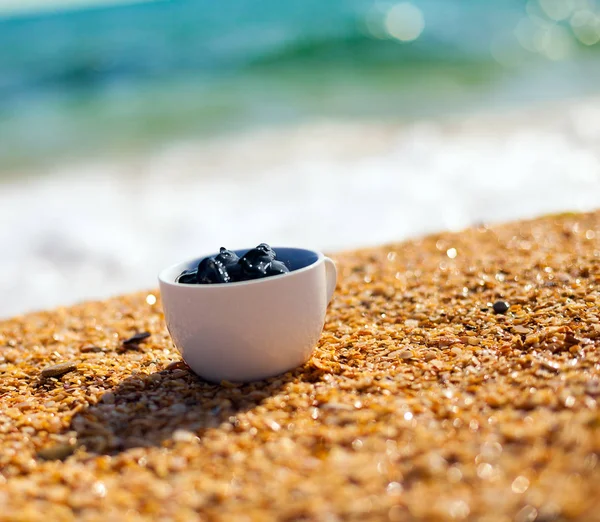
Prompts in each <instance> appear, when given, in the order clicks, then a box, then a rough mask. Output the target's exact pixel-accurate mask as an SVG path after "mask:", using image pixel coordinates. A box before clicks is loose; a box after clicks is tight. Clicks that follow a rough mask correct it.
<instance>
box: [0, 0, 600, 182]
mask: <svg viewBox="0 0 600 522" xmlns="http://www.w3.org/2000/svg"><path fill="white" fill-rule="evenodd" d="M547 4H548V2H541V3H540V4H538V3H536V2H534V1H531V0H530V1H529V2H524V1H521V0H503V1H502V2H481V1H478V0H422V1H419V0H415V1H414V2H413V4H412V6H414V7H415V8H416V9H418V11H419V12H420V13H421V16H422V20H423V23H424V27H423V30H422V33H420V34H419V36H418V37H417V38H416V39H415V40H414V41H410V42H402V41H399V40H398V39H395V38H393V37H391V36H390V35H389V34H386V27H387V26H386V13H389V10H390V9H391V7H393V5H394V2H375V1H373V0H327V1H322V0H287V1H285V2H281V1H279V0H263V1H261V2H256V1H249V0H232V1H230V2H214V1H213V0H183V1H180V0H175V1H159V2H151V3H139V4H134V5H129V6H127V5H119V6H112V7H103V8H95V9H85V10H79V11H76V10H68V11H57V12H54V13H52V12H44V13H43V14H39V15H35V14H27V15H26V16H25V15H23V16H11V17H8V16H5V17H4V18H0V169H2V170H0V173H2V172H9V171H10V170H11V169H12V168H13V167H19V166H23V165H29V164H33V163H38V162H43V163H47V162H49V161H54V160H55V159H56V160H60V159H62V158H64V157H69V158H72V157H82V156H100V155H104V154H107V153H110V154H115V153H129V152H130V151H132V150H133V151H135V150H143V149H144V148H145V147H148V146H151V145H152V144H155V143H161V142H163V141H165V140H176V139H180V138H188V137H190V136H207V135H213V134H215V133H220V132H229V131H235V130H239V129H245V128H248V127H253V126H258V127H260V126H265V125H273V124H286V123H289V122H296V121H299V120H307V119H313V120H314V119H322V118H368V119H399V118H400V119H410V118H414V117H418V116H423V115H425V116H429V115H436V114H446V113H452V112H457V111H463V110H472V109H473V108H488V107H498V106H504V105H515V104H519V103H529V102H539V101H544V100H548V99H556V98H561V97H565V96H581V95H586V94H591V93H596V92H598V91H599V90H600V88H599V87H598V86H599V85H600V53H599V52H598V47H599V46H600V44H597V43H596V44H595V45H593V41H594V34H593V31H594V30H595V27H596V26H595V25H593V23H592V22H589V23H588V25H589V26H590V27H588V28H587V29H586V28H585V27H584V28H583V30H582V29H581V23H582V22H581V19H583V21H584V22H585V20H586V19H585V17H583V18H582V16H583V15H581V13H588V14H589V16H592V15H594V16H596V15H595V14H594V13H597V12H598V9H597V6H596V4H594V3H593V2H591V1H588V0H581V1H575V0H574V1H573V2H571V3H570V4H569V5H570V6H571V7H570V8H569V9H570V12H567V13H566V14H565V13H564V12H563V13H559V15H560V16H556V13H554V12H553V11H552V10H550V14H548V12H547V9H546V10H544V8H545V7H547ZM577 13H579V14H580V15H581V16H579V19H577V20H579V21H576V23H575V25H574V24H573V17H574V16H575V15H576V14H577ZM550 15H553V16H554V18H560V19H559V20H554V19H553V18H552V16H550ZM561 17H562V18H561ZM590 19H591V18H590ZM594 20H595V19H594ZM598 20H600V18H599V19H598ZM586 23H587V22H586ZM594 23H595V21H594ZM598 23H599V24H600V22H598ZM577 24H579V25H577ZM585 30H587V31H588V33H585ZM582 31H583V32H582ZM598 31H599V36H598V38H599V39H600V25H598ZM590 32H591V36H590V34H589V33H590ZM582 35H583V36H582ZM586 35H587V36H586ZM582 39H583V40H584V42H583V43H582V41H581V40H582Z"/></svg>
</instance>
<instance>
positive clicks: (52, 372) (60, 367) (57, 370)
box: [41, 362, 77, 379]
mask: <svg viewBox="0 0 600 522" xmlns="http://www.w3.org/2000/svg"><path fill="white" fill-rule="evenodd" d="M76 369H77V364H76V363H74V362H64V363H60V364H53V365H52V366H46V367H45V368H44V369H43V370H42V371H41V376H42V377H44V378H45V379H48V378H50V377H60V376H61V375H64V374H65V373H69V372H72V371H73V370H76Z"/></svg>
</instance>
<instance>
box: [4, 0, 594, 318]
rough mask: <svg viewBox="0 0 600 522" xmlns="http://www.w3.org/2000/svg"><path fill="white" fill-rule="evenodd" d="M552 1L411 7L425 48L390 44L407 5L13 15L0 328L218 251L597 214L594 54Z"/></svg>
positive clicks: (8, 26) (343, 242)
mask: <svg viewBox="0 0 600 522" xmlns="http://www.w3.org/2000/svg"><path fill="white" fill-rule="evenodd" d="M534 4H535V3H534V2H528V3H525V2H519V1H507V2H494V3H491V2H486V3H482V2H476V1H474V0H473V1H469V0H464V1H459V0H444V1H443V2H441V1H434V0H429V1H423V2H414V6H416V7H417V8H418V9H419V10H420V12H421V14H422V17H423V20H424V28H423V31H422V33H421V34H420V35H419V37H418V38H416V39H415V40H414V41H412V42H399V41H397V40H394V39H392V38H389V37H385V35H383V34H382V33H381V28H382V27H384V26H385V16H386V14H385V13H386V12H389V9H390V8H391V7H392V6H393V5H394V3H392V2H388V3H385V2H371V1H341V0H331V1H328V2H320V1H313V0H302V1H301V2H300V1H295V0H290V1H289V2H278V1H269V0H266V1H265V2H261V3H260V8H257V6H256V3H255V2H249V1H248V2H245V1H233V2H228V3H227V6H226V7H225V6H224V4H219V5H218V6H217V7H215V3H214V2H209V1H204V0H196V1H185V2H179V1H178V2H153V3H148V4H136V5H131V6H119V7H111V8H97V9H88V10H80V11H60V12H55V13H44V14H39V15H31V14H30V15H27V16H11V17H5V18H4V19H1V20H0V177H2V178H3V181H2V182H1V184H0V223H2V226H1V227H0V245H2V256H1V257H0V289H1V290H2V294H3V295H4V296H7V297H6V298H5V299H3V300H2V302H1V303H0V316H8V315H12V314H15V313H19V312H22V311H26V310H31V309H39V308H46V307H50V306H55V305H60V304H68V303H72V302H75V301H78V300H81V299H87V298H96V297H106V296H110V295H114V294H117V293H122V292H128V291H131V290H135V289H140V288H152V287H154V286H155V285H156V281H155V277H156V273H157V272H158V271H159V270H160V269H162V268H163V267H165V266H167V265H169V264H172V263H175V262H179V261H182V260H185V259H187V258H193V257H197V256H200V255H203V254H205V253H207V252H213V251H215V250H216V249H218V247H220V246H228V247H231V248H244V247H248V246H252V245H254V244H258V243H260V242H267V243H270V244H273V245H291V246H305V247H314V248H319V249H326V250H328V251H335V250H339V249H345V248H351V247H358V246H363V245H364V246H366V245H373V244H379V243H382V242H389V241H395V240H400V239H403V238H406V237H415V236H418V235H419V234H423V233H427V232H431V231H435V230H442V229H448V228H450V229H457V228H461V227H464V226H468V225H470V224H472V223H476V222H480V221H502V220H506V219H515V218H520V217H530V216H534V215H537V214H539V213H544V212H551V211H562V210H582V209H590V208H595V207H598V206H600V159H599V157H598V155H599V151H600V128H599V126H598V122H599V121H600V113H599V109H598V107H599V103H598V102H597V101H596V100H595V99H594V98H593V94H594V93H595V92H597V91H596V90H597V86H598V85H600V67H599V64H600V62H599V61H598V50H597V47H598V46H597V45H588V46H586V45H583V44H582V43H581V42H580V41H578V40H577V38H576V36H577V35H576V34H575V32H574V29H572V28H570V26H569V23H570V22H569V20H570V19H569V18H568V17H567V18H565V19H564V20H561V21H552V20H550V19H548V17H547V16H546V18H545V19H544V20H545V21H544V22H543V23H542V22H540V21H539V20H540V19H541V17H542V15H543V13H540V12H539V9H541V8H540V6H539V5H538V7H537V9H538V11H535V9H534V7H535V5H534ZM572 4H573V5H574V6H575V5H576V4H577V2H573V3H572ZM532 5H534V7H531V6H532ZM577 5H578V4H577ZM586 6H587V7H586ZM586 6H584V7H585V9H587V11H586V12H588V11H589V12H592V11H590V10H591V9H596V7H595V6H594V5H592V4H591V3H589V5H587V4H586ZM584 7H581V6H580V7H578V8H580V9H583V8H584ZM536 17H537V18H536ZM524 20H525V22H524ZM527 20H529V21H530V22H531V23H532V24H533V26H532V27H533V28H531V27H530V29H531V30H532V31H533V33H532V34H533V36H536V35H537V37H538V40H539V42H538V44H539V46H540V48H539V49H538V51H535V52H534V51H532V50H528V49H526V48H525V47H524V46H523V45H527V44H528V41H527V39H526V38H525V37H523V36H522V35H521V40H523V41H520V40H518V39H516V36H514V34H515V30H517V29H518V28H519V27H522V26H523V25H524V24H525V25H527V23H529V22H527ZM535 24H542V25H540V27H542V29H539V28H537V29H536V27H538V26H537V25H535ZM543 24H546V25H543ZM548 24H549V25H548ZM552 27H554V29H552ZM556 27H559V28H562V29H560V30H559V29H556ZM538 29H539V31H538ZM563 29H564V31H571V33H565V32H563ZM536 31H538V32H536ZM540 31H541V32H540ZM544 31H546V32H544ZM548 31H550V33H548ZM557 31H558V32H557ZM517 34H519V33H518V31H517ZM511 35H512V36H511ZM544 35H545V36H544ZM548 35H550V36H548ZM552 35H554V36H552ZM560 35H562V36H560ZM565 35H568V38H570V39H568V40H565V39H564V38H563V37H565V38H566V36H565ZM553 38H554V40H553ZM515 42H516V44H515ZM540 42H541V43H540ZM548 42H550V43H548ZM557 42H558V43H557ZM534 43H535V41H534ZM544 45H546V47H544ZM561 53H562V54H561ZM582 96H585V97H584V98H582V100H581V101H577V100H578V99H580V98H581V97H582ZM590 96H592V97H590ZM566 98H574V99H575V101H565V99H566ZM529 106H533V107H534V108H530V107H529ZM535 107H538V108H537V109H536V108H535ZM504 112H508V114H509V115H508V116H504V115H503V114H502V113H504ZM476 113H488V114H483V115H481V116H471V114H476ZM459 255H460V252H459Z"/></svg>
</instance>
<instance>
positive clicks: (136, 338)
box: [123, 332, 150, 345]
mask: <svg viewBox="0 0 600 522" xmlns="http://www.w3.org/2000/svg"><path fill="white" fill-rule="evenodd" d="M148 337H150V332H139V333H136V334H135V335H132V336H131V337H130V338H129V339H125V340H124V341H123V344H124V345H128V344H138V343H141V342H142V341H145V340H146V339H148Z"/></svg>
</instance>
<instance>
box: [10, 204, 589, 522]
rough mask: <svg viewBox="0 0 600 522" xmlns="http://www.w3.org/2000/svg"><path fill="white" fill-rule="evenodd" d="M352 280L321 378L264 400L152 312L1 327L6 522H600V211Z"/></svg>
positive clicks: (403, 255)
mask: <svg viewBox="0 0 600 522" xmlns="http://www.w3.org/2000/svg"><path fill="white" fill-rule="evenodd" d="M336 259H337V261H338V263H339V273H340V278H339V287H338V290H337V293H336V297H335V299H334V301H333V303H332V305H331V307H330V310H329V314H328V317H327V322H326V325H325V331H324V333H323V336H322V338H321V341H320V343H319V346H318V348H317V350H316V353H315V355H314V357H313V358H312V359H311V361H309V362H308V363H307V364H306V365H305V366H304V367H302V368H299V369H297V370H295V371H293V372H290V373H287V374H285V375H283V376H281V377H279V378H274V379H271V380H269V381H266V382H259V383H256V384H252V385H245V386H238V385H236V384H232V383H223V385H222V386H216V385H210V384H207V383H205V382H202V381H201V380H200V379H198V378H196V377H195V376H194V375H192V374H190V373H189V372H188V370H187V368H186V366H185V365H184V364H183V363H181V362H177V361H179V357H178V354H177V352H176V350H175V349H174V347H173V345H172V343H171V341H170V338H169V336H168V334H167V331H166V329H165V325H164V322H163V316H162V314H161V308H160V299H159V300H155V299H154V297H153V294H148V293H147V292H146V293H140V294H134V295H129V296H125V297H120V298H115V299H110V300H108V301H104V302H96V303H86V304H82V305H79V306H74V307H71V308H63V309H58V310H55V311H52V312H44V313H36V314H31V315H27V316H24V317H18V318H15V319H12V320H8V321H5V322H3V323H0V376H1V380H0V398H1V401H2V409H1V411H0V506H2V508H1V510H0V520H11V521H13V520H71V519H75V518H76V519H78V520H105V521H107V520H141V519H147V520H195V519H200V520H240V521H241V520H274V519H277V520H289V521H292V520H324V521H325V520H327V521H335V520H341V519H346V520H392V521H397V520H478V521H511V520H515V521H518V522H525V521H534V520H537V521H542V520H543V521H550V520H586V521H588V520H600V514H599V513H600V496H599V495H598V492H599V491H600V463H599V462H598V458H599V455H598V454H599V452H600V413H599V409H598V404H597V401H598V399H599V397H600V351H599V349H600V318H599V316H600V312H599V310H600V308H599V307H600V211H599V212H595V213H591V214H576V215H561V216H551V217H546V218H542V219H539V220H534V221H529V222H518V223H512V224H508V225H503V226H495V227H491V228H487V227H484V226H481V227H479V228H473V229H469V230H467V231H464V232H460V233H446V234H440V235H436V236H431V237H427V238H425V239H422V240H416V241H409V242H406V243H402V244H395V245H387V246H385V247H381V248H374V249H368V250H361V251H357V252H352V253H345V254H340V255H338V256H336ZM498 299H503V300H506V301H508V303H509V304H510V309H509V310H508V312H507V313H506V314H495V313H494V311H493V310H492V308H491V303H493V302H495V301H496V300H498ZM146 331H147V332H150V333H151V336H150V337H148V338H146V339H141V338H140V339H139V340H137V341H136V340H134V341H132V342H129V343H126V344H123V341H125V340H126V339H129V338H131V337H132V336H133V335H134V334H136V333H141V332H146ZM68 362H74V363H76V367H75V368H73V366H72V365H63V366H60V367H58V368H48V366H55V365H57V364H61V363H68ZM44 369H45V374H44V375H48V376H49V377H43V376H42V375H41V372H42V370H44ZM51 375H55V376H54V377H52V376H51Z"/></svg>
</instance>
